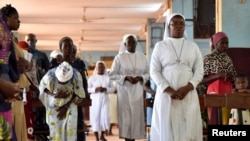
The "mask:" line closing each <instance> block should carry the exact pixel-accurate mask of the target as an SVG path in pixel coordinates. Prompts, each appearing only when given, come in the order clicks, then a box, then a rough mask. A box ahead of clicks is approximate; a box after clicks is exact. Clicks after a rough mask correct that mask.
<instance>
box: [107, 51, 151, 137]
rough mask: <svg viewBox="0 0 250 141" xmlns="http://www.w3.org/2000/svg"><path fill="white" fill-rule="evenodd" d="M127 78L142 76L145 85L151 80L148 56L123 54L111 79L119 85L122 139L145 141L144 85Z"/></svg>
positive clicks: (120, 133) (112, 69)
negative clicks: (131, 81) (140, 140)
mask: <svg viewBox="0 0 250 141" xmlns="http://www.w3.org/2000/svg"><path fill="white" fill-rule="evenodd" d="M126 76H142V77H143V83H145V82H146V81H147V80H148V79H149V68H148V62H147V59H146V56H145V55H144V54H142V53H138V52H136V53H129V52H127V51H126V52H123V53H121V54H118V55H117V56H116V57H115V59H114V61H113V64H112V67H111V70H110V77H111V79H112V80H114V81H115V82H116V84H117V98H118V99H117V106H118V126H119V136H120V138H129V139H144V138H146V134H145V113H144V104H143V102H144V98H143V85H144V84H142V83H141V82H138V83H137V84H131V83H130V82H128V81H124V79H125V77H126Z"/></svg>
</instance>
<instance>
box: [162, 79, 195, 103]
mask: <svg viewBox="0 0 250 141" xmlns="http://www.w3.org/2000/svg"><path fill="white" fill-rule="evenodd" d="M190 90H193V85H192V84H191V83H188V84H187V85H186V86H183V87H180V88H179V89H178V90H174V89H173V88H171V87H170V86H169V87H167V88H166V89H165V91H164V92H166V93H168V94H169V95H170V96H171V98H172V99H178V100H182V99H184V98H185V96H186V95H187V94H188V92H189V91H190Z"/></svg>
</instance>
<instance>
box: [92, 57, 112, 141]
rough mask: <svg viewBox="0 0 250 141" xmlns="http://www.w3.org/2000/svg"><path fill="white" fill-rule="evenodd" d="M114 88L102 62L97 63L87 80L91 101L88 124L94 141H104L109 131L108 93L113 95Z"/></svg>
mask: <svg viewBox="0 0 250 141" xmlns="http://www.w3.org/2000/svg"><path fill="white" fill-rule="evenodd" d="M114 91H115V87H114V85H113V83H112V81H111V80H110V78H109V76H108V74H107V68H106V65H105V63H104V62H103V61H97V62H96V66H95V70H94V72H93V75H92V76H90V77H89V79H88V92H89V93H90V98H91V100H92V105H91V106H90V118H89V119H90V124H91V128H92V130H93V132H94V134H95V137H96V141H99V132H101V136H100V140H101V141H106V139H105V137H104V134H105V133H106V131H107V130H108V129H109V125H110V119H109V96H108V94H109V93H113V92H114Z"/></svg>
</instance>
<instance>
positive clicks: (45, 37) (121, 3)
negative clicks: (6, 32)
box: [0, 0, 166, 51]
mask: <svg viewBox="0 0 250 141" xmlns="http://www.w3.org/2000/svg"><path fill="white" fill-rule="evenodd" d="M6 4H11V5H12V6H14V7H15V8H16V9H17V10H18V12H19V16H20V21H21V25H20V28H19V30H18V34H19V40H24V36H25V35H26V34H27V33H30V32H31V33H34V34H36V36H37V39H38V42H37V48H38V49H40V50H47V51H50V50H57V49H58V48H59V47H58V43H59V40H60V39H61V38H62V37H64V36H69V37H71V38H72V39H73V40H74V44H75V45H76V46H77V47H78V50H80V51H117V50H118V49H119V46H120V43H121V40H122V37H123V35H124V34H128V33H131V34H136V35H137V36H138V37H139V38H141V39H144V38H145V36H144V33H145V32H146V27H147V20H148V19H156V18H158V16H159V15H160V14H162V12H163V10H162V9H163V8H165V7H166V0H0V5H1V6H4V5H6Z"/></svg>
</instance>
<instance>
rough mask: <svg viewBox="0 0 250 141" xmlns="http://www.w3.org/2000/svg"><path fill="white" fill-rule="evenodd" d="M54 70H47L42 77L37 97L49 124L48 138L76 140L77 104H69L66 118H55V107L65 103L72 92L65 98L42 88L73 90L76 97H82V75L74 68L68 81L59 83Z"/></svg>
mask: <svg viewBox="0 0 250 141" xmlns="http://www.w3.org/2000/svg"><path fill="white" fill-rule="evenodd" d="M55 70H56V68H54V69H51V70H49V71H48V72H47V73H46V74H45V76H44V77H43V78H42V80H41V82H40V85H39V90H40V95H39V99H40V100H41V101H42V103H43V105H44V106H45V108H46V122H47V124H48V125H49V130H50V140H51V141H77V124H78V123H77V115H78V112H77V105H75V104H74V103H71V104H70V106H69V108H68V110H67V113H66V118H64V119H63V120H59V119H58V118H57V114H58V112H57V109H58V108H59V107H60V106H63V105H64V104H66V103H67V102H68V101H69V100H70V99H71V97H72V94H70V95H69V96H68V97H67V98H65V99H63V98H54V96H51V95H49V94H47V93H45V92H44V90H45V89H48V90H49V91H51V92H56V91H61V90H62V91H68V92H70V93H72V92H74V93H75V94H76V95H77V97H81V98H84V97H85V93H84V90H83V85H82V77H81V74H80V73H79V72H78V71H77V70H75V69H74V75H73V77H72V78H71V79H70V81H69V82H68V83H66V84H60V83H58V80H57V79H56V77H55Z"/></svg>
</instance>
